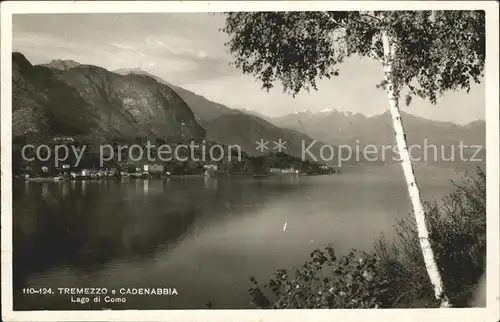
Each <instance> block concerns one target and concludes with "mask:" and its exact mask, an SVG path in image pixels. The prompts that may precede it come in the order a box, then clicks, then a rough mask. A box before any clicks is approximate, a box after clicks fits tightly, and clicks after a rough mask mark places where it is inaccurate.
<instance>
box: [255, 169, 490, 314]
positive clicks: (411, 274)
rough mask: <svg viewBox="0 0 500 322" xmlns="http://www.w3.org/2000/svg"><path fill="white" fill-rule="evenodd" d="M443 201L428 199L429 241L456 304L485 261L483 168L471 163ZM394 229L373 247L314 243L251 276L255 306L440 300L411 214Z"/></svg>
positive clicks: (409, 304) (467, 294) (429, 303)
mask: <svg viewBox="0 0 500 322" xmlns="http://www.w3.org/2000/svg"><path fill="white" fill-rule="evenodd" d="M451 184H453V185H454V187H455V190H454V191H453V192H452V193H450V194H449V195H448V196H447V197H445V198H443V200H441V202H439V203H438V202H436V201H432V202H427V203H426V205H425V206H426V214H427V222H428V227H429V231H430V238H431V244H432V246H433V250H434V252H435V255H436V260H437V263H438V266H439V268H440V270H441V274H442V278H443V283H444V288H445V292H446V294H447V296H448V297H449V299H450V302H451V303H452V305H453V306H454V307H465V306H467V303H470V301H471V297H472V294H473V291H474V290H475V286H476V284H477V283H478V281H479V279H480V278H481V276H482V275H483V273H484V270H485V265H486V175H485V173H484V172H483V171H482V170H481V169H479V168H478V169H477V172H476V174H475V175H472V176H471V175H468V174H466V175H465V176H464V177H463V178H462V180H461V181H460V182H452V183H451ZM396 230H397V233H398V237H397V238H396V239H395V240H391V241H389V240H387V239H385V238H384V237H383V236H382V237H381V238H380V239H379V240H377V241H376V243H375V245H374V246H375V247H374V251H373V252H372V253H366V252H362V251H358V250H353V251H352V252H351V253H349V254H348V255H344V256H337V255H336V254H335V250H334V249H333V248H331V247H327V248H326V249H325V250H323V251H322V250H315V251H314V252H312V253H311V256H310V258H309V259H308V260H307V261H306V262H305V263H304V264H303V265H301V266H300V267H298V268H296V269H295V270H294V271H293V272H288V271H287V270H285V269H280V270H277V271H276V273H275V275H274V276H273V277H272V278H271V280H270V281H269V282H268V283H266V284H264V285H262V284H260V283H259V282H258V281H256V280H255V278H253V277H252V278H251V281H252V283H253V287H252V288H250V290H249V292H250V296H251V299H252V302H253V303H254V304H255V305H256V306H257V307H259V308H292V309H293V308H304V309H305V308H394V307H405V308H415V307H438V306H439V305H438V303H437V302H436V300H435V299H434V294H433V289H432V287H431V284H430V282H429V278H428V275H427V272H426V270H425V265H424V262H423V257H422V253H421V250H420V246H419V241H418V236H417V231H416V224H415V219H414V217H413V214H409V215H408V216H407V217H404V218H402V219H400V220H398V221H397V223H396Z"/></svg>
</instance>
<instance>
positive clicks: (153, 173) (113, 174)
mask: <svg viewBox="0 0 500 322" xmlns="http://www.w3.org/2000/svg"><path fill="white" fill-rule="evenodd" d="M319 170H320V171H318V172H317V173H314V174H316V175H320V174H334V173H339V172H340V169H338V168H332V167H328V166H326V165H320V166H319ZM311 174H312V173H306V172H301V171H300V170H299V169H295V168H294V167H288V168H269V169H268V171H267V172H259V173H246V172H233V173H228V172H225V171H220V170H219V166H218V165H216V164H208V165H204V166H203V168H202V169H201V168H200V172H199V173H190V174H183V175H182V174H176V173H174V174H172V173H171V172H169V171H166V169H165V166H164V165H163V164H144V165H142V167H135V168H134V167H130V166H129V167H128V168H127V169H125V170H120V169H119V168H105V169H79V170H75V169H71V167H70V165H68V164H63V165H62V166H61V167H60V168H58V169H49V168H48V167H47V166H42V167H41V168H40V171H39V172H38V173H35V174H32V173H31V174H30V173H21V174H20V175H19V176H16V177H17V178H23V179H24V180H26V181H60V180H101V179H120V178H121V179H166V178H169V177H171V176H187V175H199V176H207V177H210V176H220V175H253V176H255V177H265V176H301V175H311Z"/></svg>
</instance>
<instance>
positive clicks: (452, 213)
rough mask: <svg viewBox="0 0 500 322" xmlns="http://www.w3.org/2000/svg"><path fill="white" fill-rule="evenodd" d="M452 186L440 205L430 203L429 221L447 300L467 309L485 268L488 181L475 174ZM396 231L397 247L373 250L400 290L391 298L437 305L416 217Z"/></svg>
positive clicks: (380, 246) (393, 244) (387, 245)
mask: <svg viewBox="0 0 500 322" xmlns="http://www.w3.org/2000/svg"><path fill="white" fill-rule="evenodd" d="M452 184H453V186H454V187H455V191H453V192H451V193H450V194H449V195H448V196H447V197H445V198H443V200H442V202H441V204H438V203H437V202H435V201H433V202H428V203H426V205H425V206H426V220H427V224H428V227H429V234H430V240H431V245H432V248H433V250H434V254H435V256H436V261H437V264H438V267H439V270H440V272H441V276H442V278H443V284H444V285H443V286H444V289H445V291H446V294H447V295H448V297H449V300H450V302H451V303H452V305H453V306H455V307H464V306H466V305H467V303H469V302H470V300H471V296H472V291H473V290H474V287H475V285H476V284H477V283H478V281H479V279H480V277H481V276H482V274H483V273H484V269H485V265H486V264H485V263H486V175H485V173H484V172H483V171H482V170H481V169H480V168H477V171H476V176H475V177H471V176H469V175H468V174H466V175H465V176H464V177H463V178H462V180H461V182H459V183H456V182H453V181H452ZM396 230H397V233H398V238H397V239H396V240H395V241H393V242H388V241H387V240H385V239H384V238H381V239H380V240H378V241H377V243H376V244H375V250H376V253H377V255H378V256H379V258H380V259H381V260H380V264H381V265H380V268H381V269H382V270H386V271H387V272H386V274H390V276H392V278H391V279H392V280H393V281H394V283H395V284H396V285H397V287H394V288H393V291H392V292H390V294H393V296H395V298H393V300H396V299H398V301H397V303H395V305H398V303H399V302H401V303H399V304H401V305H405V306H408V305H415V303H419V302H418V301H417V302H416V301H415V297H416V296H417V295H418V296H420V297H419V299H424V301H425V302H427V303H429V302H433V291H432V288H431V285H430V282H429V279H428V276H427V272H426V270H425V265H424V261H423V257H422V253H421V250H420V245H419V239H418V234H417V230H416V226H415V219H414V217H413V215H412V214H410V215H409V216H407V217H404V218H402V219H400V220H398V222H397V225H396ZM405 292H406V293H405ZM431 299H432V300H431ZM419 304H421V303H419Z"/></svg>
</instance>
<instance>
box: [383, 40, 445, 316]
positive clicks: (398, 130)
mask: <svg viewBox="0 0 500 322" xmlns="http://www.w3.org/2000/svg"><path fill="white" fill-rule="evenodd" d="M382 43H383V47H384V58H383V59H384V62H383V64H384V73H385V80H386V86H385V89H386V92H387V95H388V97H389V109H390V113H391V117H392V122H393V126H394V132H395V136H396V143H397V146H398V151H399V155H400V159H401V165H402V167H403V172H404V176H405V179H406V184H407V186H408V193H409V195H410V200H411V203H412V205H413V211H414V214H415V220H416V222H417V231H418V237H419V240H420V248H421V249H422V255H423V257H424V262H425V267H426V269H427V274H428V275H429V278H430V281H431V283H432V285H433V287H434V295H435V297H436V299H437V300H438V301H441V307H450V304H449V302H448V299H447V297H446V296H445V294H444V291H443V281H442V279H441V274H440V273H439V269H438V267H437V263H436V258H435V257H434V252H433V251H432V247H431V244H430V241H429V231H428V230H427V225H426V222H425V210H424V206H423V203H422V198H421V197H420V190H419V188H418V185H417V181H416V179H415V173H414V171H413V165H412V163H411V159H410V153H409V151H408V146H407V143H406V135H405V132H404V128H403V122H402V120H401V113H400V111H399V93H397V89H396V88H395V86H396V84H394V82H393V78H392V71H393V63H392V62H393V59H394V57H395V55H396V42H395V41H392V40H391V39H390V36H389V35H388V34H387V33H386V32H383V33H382Z"/></svg>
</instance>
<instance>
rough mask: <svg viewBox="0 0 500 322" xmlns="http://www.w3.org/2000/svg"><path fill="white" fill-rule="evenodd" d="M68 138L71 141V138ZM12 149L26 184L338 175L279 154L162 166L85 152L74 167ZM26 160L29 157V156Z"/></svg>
mask: <svg viewBox="0 0 500 322" xmlns="http://www.w3.org/2000/svg"><path fill="white" fill-rule="evenodd" d="M56 139H57V143H58V144H60V143H61V142H60V141H61V140H60V138H55V139H54V140H56ZM70 139H71V140H70V141H71V142H74V139H72V138H70ZM66 140H68V139H67V138H66ZM21 143H26V142H21ZM21 145H22V144H21ZM13 150H14V153H13V175H14V178H16V179H24V180H26V181H59V180H101V179H118V178H121V179H166V178H169V177H172V176H176V177H177V176H179V177H183V176H254V177H267V176H304V175H329V174H335V173H340V168H339V167H331V166H327V165H325V164H320V163H318V162H313V161H310V160H301V159H299V158H297V157H294V156H291V155H288V154H286V153H283V152H276V153H270V154H268V155H263V156H245V157H244V158H243V159H242V160H238V161H230V160H221V161H219V162H209V163H204V162H200V161H194V160H184V161H180V160H171V161H166V162H163V163H151V162H144V163H142V162H137V161H132V160H127V161H120V160H118V161H117V160H109V161H107V162H105V163H104V164H103V163H102V161H101V160H100V158H99V155H98V154H97V153H95V152H88V153H87V154H85V155H84V156H83V157H82V158H81V160H80V162H78V163H76V164H77V165H78V166H74V165H73V164H75V162H74V161H75V160H72V159H67V160H66V161H65V162H64V164H57V163H56V162H54V161H55V160H54V156H50V155H49V156H48V158H46V160H44V161H37V159H34V160H33V161H27V160H26V159H24V158H22V155H21V152H20V148H19V147H18V149H14V148H13ZM28 157H31V158H33V155H29V156H28ZM197 157H199V156H198V155H197ZM56 165H57V166H56Z"/></svg>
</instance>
